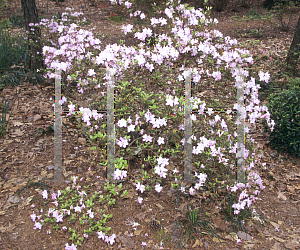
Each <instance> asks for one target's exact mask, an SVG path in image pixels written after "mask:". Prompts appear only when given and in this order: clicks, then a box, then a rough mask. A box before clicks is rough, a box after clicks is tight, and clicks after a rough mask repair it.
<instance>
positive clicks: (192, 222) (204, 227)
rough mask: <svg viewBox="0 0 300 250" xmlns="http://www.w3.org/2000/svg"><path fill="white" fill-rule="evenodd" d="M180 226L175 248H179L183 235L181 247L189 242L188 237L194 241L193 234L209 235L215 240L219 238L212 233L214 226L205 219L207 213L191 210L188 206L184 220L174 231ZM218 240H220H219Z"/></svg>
mask: <svg viewBox="0 0 300 250" xmlns="http://www.w3.org/2000/svg"><path fill="white" fill-rule="evenodd" d="M179 225H180V226H181V229H180V233H181V236H180V241H179V243H178V244H177V246H178V245H179V246H181V241H182V238H183V236H184V235H185V242H184V244H183V245H186V243H187V242H188V241H189V239H190V237H191V238H192V239H195V237H194V233H195V234H208V233H209V234H210V235H211V236H212V237H213V236H215V237H216V238H217V239H219V237H218V236H217V235H216V234H215V233H214V231H213V229H215V226H214V224H213V223H212V222H210V221H209V220H208V219H207V212H204V211H202V210H201V211H198V208H197V209H195V208H193V209H192V208H191V207H189V206H188V211H187V212H186V218H183V219H180V220H179V222H178V224H177V226H176V228H175V230H176V229H177V227H178V226H179ZM219 240H220V239H219Z"/></svg>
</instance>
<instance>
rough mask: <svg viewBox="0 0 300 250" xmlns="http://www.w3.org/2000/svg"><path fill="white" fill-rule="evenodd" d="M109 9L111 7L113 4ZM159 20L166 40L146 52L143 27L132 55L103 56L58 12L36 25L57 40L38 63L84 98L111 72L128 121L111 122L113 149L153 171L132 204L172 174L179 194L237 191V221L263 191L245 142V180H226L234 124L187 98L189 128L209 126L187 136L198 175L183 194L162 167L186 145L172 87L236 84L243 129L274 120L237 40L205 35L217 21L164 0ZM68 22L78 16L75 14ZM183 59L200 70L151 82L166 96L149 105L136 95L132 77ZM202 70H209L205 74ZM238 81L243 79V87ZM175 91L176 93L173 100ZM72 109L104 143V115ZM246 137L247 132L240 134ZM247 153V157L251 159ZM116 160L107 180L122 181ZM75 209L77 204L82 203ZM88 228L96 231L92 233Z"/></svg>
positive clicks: (117, 50)
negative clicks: (241, 93) (242, 102)
mask: <svg viewBox="0 0 300 250" xmlns="http://www.w3.org/2000/svg"><path fill="white" fill-rule="evenodd" d="M112 3H116V2H113V1H112ZM119 4H120V5H121V4H123V3H122V1H119ZM124 5H125V6H126V7H127V8H130V6H131V3H129V2H125V3H124ZM164 13H165V14H166V16H167V18H168V19H169V20H168V19H166V18H160V19H156V18H152V19H151V26H153V27H156V26H158V25H160V27H161V31H163V29H167V28H168V29H169V30H170V32H171V34H172V35H171V36H168V35H167V34H165V33H161V34H155V35H156V37H157V38H158V43H157V44H156V45H155V46H154V48H152V49H150V48H148V47H146V46H145V43H144V41H145V39H146V38H147V37H150V36H152V30H151V29H150V28H148V29H146V28H144V29H143V31H142V32H136V34H135V37H136V38H137V39H139V40H141V43H140V44H139V48H136V47H132V46H131V47H126V46H124V45H117V44H113V45H108V46H106V48H104V49H103V48H101V40H100V39H99V38H96V37H95V36H94V34H93V33H92V32H90V31H86V30H83V29H81V28H80V27H79V26H78V25H77V24H75V23H71V24H70V23H68V18H67V16H68V13H62V19H61V20H60V22H59V23H58V22H53V21H52V22H51V23H50V24H49V22H48V21H47V20H42V22H41V23H40V24H39V25H44V26H45V27H46V28H47V29H49V33H51V35H52V36H54V37H55V36H57V37H58V39H57V44H55V43H54V44H53V46H54V47H50V46H44V48H43V53H44V55H45V64H46V65H47V66H48V68H49V72H48V73H47V76H48V77H50V78H54V77H55V73H54V71H53V70H55V69H60V70H62V71H63V74H65V75H66V79H67V81H68V83H69V84H71V83H75V84H77V88H78V91H79V92H80V93H83V92H84V90H86V89H87V87H88V85H89V84H91V83H96V82H97V80H96V78H97V76H102V75H101V74H102V73H101V71H100V70H99V68H101V67H105V68H107V69H108V68H110V70H111V72H112V73H114V74H115V75H114V76H115V80H116V81H118V82H119V81H121V86H116V87H118V88H120V89H121V90H122V92H120V95H119V96H117V97H116V100H115V106H116V113H118V112H119V113H121V114H122V112H126V114H130V115H129V116H128V118H126V119H125V118H121V119H119V120H116V124H117V127H116V134H117V140H116V143H117V145H118V149H119V150H120V154H121V155H123V156H124V157H125V156H126V155H128V154H130V155H133V154H136V152H137V151H134V150H132V149H134V148H138V149H141V152H138V153H140V154H142V155H143V156H145V157H147V159H146V158H144V160H145V161H148V162H150V165H152V166H155V167H154V169H152V175H153V177H152V178H149V175H148V173H147V172H146V171H145V172H144V173H143V174H144V176H145V177H147V178H143V179H141V180H136V183H135V187H136V190H137V191H138V192H140V193H141V195H140V196H139V197H138V199H137V202H139V203H142V201H143V198H142V197H141V196H142V194H143V192H145V191H148V190H150V189H151V188H154V190H155V191H156V192H161V191H162V189H163V185H162V181H161V180H162V179H166V178H167V177H168V176H171V177H172V175H174V178H175V182H174V183H172V187H173V186H177V187H178V186H179V187H180V191H181V192H183V193H185V192H186V191H187V192H188V193H189V194H190V195H195V194H196V193H198V192H201V190H203V186H204V185H212V186H214V185H215V184H217V185H218V188H221V186H222V187H225V188H226V189H227V190H228V191H231V192H234V193H238V192H239V195H238V196H239V199H238V203H235V204H233V205H232V207H233V208H234V210H235V211H234V213H235V214H238V213H239V212H240V210H243V209H245V208H246V207H248V208H249V207H250V205H251V204H252V203H254V202H255V199H256V196H257V195H258V194H259V193H260V191H259V189H260V190H262V189H263V188H264V186H263V184H262V180H261V178H260V176H259V175H258V174H257V173H256V172H254V171H253V168H254V166H255V164H258V163H259V162H258V161H256V160H255V161H254V159H253V158H252V157H253V156H254V155H255V150H254V146H253V144H251V143H249V142H247V143H248V144H247V145H246V149H245V156H244V158H245V162H246V164H245V165H246V166H245V167H246V174H247V179H246V181H245V183H235V181H234V180H233V178H232V177H233V174H234V169H233V166H234V165H233V164H229V163H230V161H232V159H234V157H232V156H233V155H235V154H236V151H237V148H238V145H237V143H236V142H234V140H235V139H234V137H237V133H236V132H235V131H234V127H235V126H236V125H237V123H234V122H233V121H230V119H228V118H226V116H224V117H221V116H220V115H218V114H217V115H213V114H214V112H213V109H212V108H210V107H209V105H210V104H209V103H206V102H205V101H202V100H200V99H199V98H192V100H191V102H192V107H193V108H196V109H198V114H197V115H198V116H199V119H197V116H196V115H195V114H193V115H192V116H191V118H192V121H193V122H194V125H197V126H201V124H202V125H203V122H204V123H206V120H207V118H208V117H207V115H208V116H209V117H212V119H211V120H210V121H209V125H210V128H211V130H210V131H205V132H204V131H196V130H195V131H196V132H195V133H194V134H193V135H192V136H191V141H196V143H197V146H193V151H192V153H193V154H194V158H195V165H196V166H197V171H195V172H194V173H195V179H196V180H197V181H196V183H194V184H192V185H191V186H190V187H189V190H185V187H181V186H180V181H179V180H180V179H181V178H182V176H180V175H177V174H178V170H177V169H175V170H173V173H170V172H169V170H168V168H167V166H168V165H169V157H170V156H171V155H172V156H175V155H179V154H180V152H182V151H183V148H182V147H183V146H184V143H185V140H184V139H182V140H181V139H180V138H182V137H183V133H184V122H183V115H184V105H185V101H184V97H183V96H182V95H180V90H179V88H178V86H177V85H178V84H177V83H180V82H182V81H183V80H184V79H185V78H186V77H188V75H187V72H186V71H184V69H186V68H188V69H189V70H190V73H191V76H192V80H193V82H194V83H195V84H197V83H199V82H200V80H201V79H204V78H205V77H206V78H208V79H209V80H210V82H212V83H213V82H215V83H216V84H217V83H218V82H219V81H220V80H221V79H222V78H224V79H227V80H231V81H233V82H235V90H236V89H237V88H240V87H241V86H242V85H243V84H244V85H245V98H246V107H245V111H246V112H244V113H243V116H244V118H245V119H246V118H248V119H249V120H250V123H255V121H256V119H258V118H261V119H266V120H267V124H268V126H269V127H271V125H272V126H273V125H274V121H272V122H271V121H270V114H269V112H268V109H267V107H265V106H262V107H261V106H259V105H258V104H259V103H260V102H259V100H258V93H257V92H258V86H257V85H256V84H255V78H253V77H250V76H249V72H248V71H247V69H245V68H246V67H247V65H248V64H249V63H250V64H253V59H252V57H251V55H250V53H249V51H247V50H245V49H241V48H238V46H237V41H236V40H234V39H230V37H225V38H224V37H223V34H222V33H221V32H219V31H217V30H213V31H208V30H206V28H205V27H206V26H208V25H213V23H217V20H216V19H215V20H212V19H207V18H206V15H207V13H208V12H205V11H203V10H201V9H199V10H195V9H194V8H187V5H182V4H180V1H178V2H174V3H173V1H172V0H171V1H170V2H169V3H167V7H166V9H165V10H164ZM72 15H79V14H78V13H77V14H76V13H74V14H72ZM137 15H140V18H141V19H143V18H144V17H145V15H144V14H143V13H141V12H140V11H137V12H135V13H134V16H137ZM132 16H133V15H132V14H131V17H132ZM195 25H196V26H200V27H202V30H203V31H202V32H194V31H193V29H192V28H190V27H189V26H191V27H192V26H195ZM163 26H165V27H163ZM132 28H133V26H132V25H127V26H124V27H123V31H124V33H125V34H127V33H129V32H133V31H134V30H132ZM157 30H158V29H157ZM172 44H174V46H172ZM180 54H181V55H180ZM184 54H189V55H191V56H192V57H196V58H197V64H198V65H199V67H194V68H192V67H190V68H189V65H187V64H185V65H182V67H181V69H180V70H181V71H184V72H183V73H180V74H179V75H178V77H177V79H172V78H169V79H168V80H167V81H160V82H157V83H156V84H157V87H161V88H162V89H165V90H166V93H168V92H169V93H168V94H165V93H163V94H157V95H156V97H157V98H155V99H151V94H149V93H147V92H148V91H147V89H146V90H145V91H143V90H142V89H143V88H142V87H143V86H144V85H143V83H142V81H141V78H138V77H142V78H144V79H147V76H149V78H150V77H153V74H152V73H153V72H152V71H153V70H154V69H155V71H156V74H157V75H159V74H161V73H160V72H158V70H157V69H158V68H160V67H161V68H163V67H171V66H173V65H174V64H173V62H175V61H178V60H179V59H180V58H181V57H180V56H182V55H184ZM205 65H209V66H211V67H207V68H206V67H205ZM143 67H144V69H143ZM212 67H213V68H212ZM138 72H139V73H138ZM188 74H189V73H188ZM132 76H137V77H135V78H134V79H130V77H131V78H133V77H132ZM242 76H244V77H245V80H244V79H243V78H242ZM259 77H260V81H266V82H268V79H269V74H268V73H264V72H259ZM158 78H159V77H158ZM103 79H104V80H108V79H109V77H108V75H106V76H103ZM176 84H177V85H176ZM106 86H107V82H103V83H102V84H101V83H100V84H99V85H98V87H99V90H100V91H101V90H103V92H102V93H105V88H106ZM129 86H132V88H133V89H134V90H135V92H134V94H136V95H137V97H136V98H137V100H141V101H140V103H139V105H140V106H141V107H142V108H143V109H142V110H140V111H139V112H138V113H137V110H136V109H135V108H134V105H136V104H135V102H134V101H133V100H132V99H130V98H129V97H128V99H127V105H125V102H126V101H125V99H126V98H125V99H124V96H126V91H130V92H131V91H132V90H130V89H129ZM232 91H234V90H232ZM176 92H177V94H179V95H178V97H177V96H176ZM171 93H172V94H171ZM233 93H234V92H233ZM131 94H132V97H133V96H134V94H133V93H132V92H131ZM102 95H103V100H104V103H105V98H106V97H105V96H104V94H102ZM127 96H128V95H127ZM233 96H234V95H233ZM158 97H159V98H158ZM65 101H66V98H63V99H62V104H63V102H65ZM128 104H129V105H128ZM68 107H69V111H70V113H69V115H72V114H78V112H75V105H74V104H72V103H70V104H69V105H68ZM136 107H137V106H136ZM233 108H234V109H236V110H240V111H242V107H239V106H238V104H235V105H234V106H233ZM206 109H207V110H208V111H207V112H205V110H206ZM79 110H80V112H79V113H81V114H82V116H81V119H82V121H83V122H84V123H86V125H85V128H86V129H87V131H88V130H89V132H90V133H94V135H91V139H96V138H98V137H99V138H100V137H101V138H102V139H103V140H104V141H105V137H103V135H104V134H105V126H101V124H102V125H103V123H105V119H104V116H103V115H101V114H98V113H97V110H92V111H91V110H89V109H88V108H83V107H81V108H80V109H79ZM230 113H232V110H230V109H229V110H227V111H226V114H227V115H229V114H230ZM122 116H124V114H123V115H122ZM201 116H203V117H205V119H203V118H202V119H201V118H200V117H201ZM229 125H231V126H229ZM196 128H197V127H196ZM271 129H273V128H271ZM245 133H246V134H247V133H248V129H247V128H246V129H245ZM247 138H248V136H247ZM249 141H250V142H253V143H254V141H253V140H252V141H251V140H250V139H249ZM168 143H169V144H168ZM170 145H172V147H171V146H170ZM130 147H131V148H130ZM251 147H252V148H251ZM149 150H151V151H152V152H154V153H153V154H154V156H153V154H152V155H151V154H149V153H147V152H145V151H149ZM138 151H140V150H138ZM251 151H252V154H250V152H251ZM156 152H158V153H156ZM230 154H231V157H230ZM228 155H229V156H228ZM117 160H118V162H119V163H120V162H121V163H120V164H119V166H118V167H117V169H116V171H115V172H114V179H116V180H121V179H124V178H126V170H125V169H126V168H125V167H124V165H126V164H127V162H126V161H123V160H121V161H120V159H117ZM217 161H218V162H217ZM217 174H219V175H220V176H221V178H215V179H213V178H212V175H217ZM147 179H148V180H149V179H151V180H152V181H150V180H149V182H150V184H151V185H152V184H154V182H155V186H154V185H152V186H151V187H150V185H147V184H148V182H146V180H147ZM218 179H219V180H218ZM220 179H221V180H220ZM213 181H215V183H213ZM123 194H124V193H123ZM81 202H83V201H82V200H81ZM69 205H70V204H68V206H69ZM77 206H79V205H77ZM81 206H83V205H81ZM72 208H74V206H73V207H72ZM64 209H69V208H64ZM70 209H71V208H70ZM77 209H78V208H77ZM61 213H63V212H61ZM90 213H91V211H90V212H89V214H90ZM57 226H58V224H57ZM58 227H59V226H58ZM94 229H95V230H97V228H94ZM69 230H72V229H69ZM74 237H75V236H74ZM73 240H74V238H73ZM112 241H113V240H112ZM68 247H69V246H68Z"/></svg>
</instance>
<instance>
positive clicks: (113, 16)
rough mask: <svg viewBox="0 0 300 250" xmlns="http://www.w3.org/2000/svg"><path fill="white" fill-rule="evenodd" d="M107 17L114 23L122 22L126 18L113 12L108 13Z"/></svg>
mask: <svg viewBox="0 0 300 250" xmlns="http://www.w3.org/2000/svg"><path fill="white" fill-rule="evenodd" d="M109 19H110V20H111V21H113V22H116V23H122V22H124V21H125V20H126V19H125V18H124V17H122V16H119V15H116V14H115V13H112V14H110V17H109Z"/></svg>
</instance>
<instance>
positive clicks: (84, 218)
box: [26, 176, 125, 249]
mask: <svg viewBox="0 0 300 250" xmlns="http://www.w3.org/2000/svg"><path fill="white" fill-rule="evenodd" d="M77 179H78V177H75V176H72V177H71V182H72V188H70V187H67V188H66V189H65V191H60V190H58V192H57V193H52V194H51V198H52V202H50V200H48V192H47V190H44V191H43V192H42V193H41V195H42V196H43V198H44V199H45V202H43V201H40V202H39V205H40V206H43V207H44V209H41V210H40V212H41V213H43V212H44V211H45V212H46V213H44V214H42V215H41V216H37V215H36V214H35V212H34V211H33V214H32V215H31V216H30V217H31V219H32V221H33V222H34V223H35V228H39V229H41V228H42V226H43V225H45V224H48V223H53V224H54V226H53V227H52V229H54V230H55V231H58V230H62V231H69V232H70V235H71V237H70V238H69V240H70V241H72V242H73V243H72V246H73V247H74V243H76V245H79V246H81V245H82V243H83V242H86V241H87V238H88V237H89V236H90V235H91V234H92V233H94V232H97V234H98V238H102V239H103V240H105V241H106V242H110V244H113V242H114V239H115V237H116V235H115V234H112V235H111V236H110V237H108V236H107V234H108V232H109V231H110V229H111V228H110V227H108V228H106V227H105V224H106V222H107V220H109V219H110V218H112V216H113V215H112V214H106V213H105V210H104V209H99V208H100V207H103V205H104V204H105V203H107V205H108V206H113V205H114V204H115V198H114V196H116V195H118V194H119V193H118V192H117V191H119V190H121V189H122V184H120V185H118V186H115V184H110V183H109V182H107V183H106V184H105V187H104V189H105V190H106V191H107V193H108V194H104V193H103V194H101V195H99V193H98V192H97V191H95V193H94V194H90V193H89V186H84V187H83V188H82V187H81V186H80V185H79V184H77V183H76V181H77ZM82 179H83V178H82ZM82 179H80V181H82ZM32 186H43V185H42V184H41V183H31V182H30V179H29V183H28V184H27V185H26V187H27V188H29V187H32ZM80 189H82V191H80ZM100 193H102V191H101V192H100ZM124 193H125V192H123V194H122V195H123V196H124ZM122 195H121V196H122ZM88 197H90V198H88ZM36 200H39V199H36ZM53 200H54V201H53ZM96 203H99V204H101V205H97V204H96ZM51 204H52V207H50V208H49V206H51ZM96 205H97V207H98V209H96V210H93V208H94V207H95V206H96ZM32 207H35V206H34V205H32ZM73 211H74V212H73ZM79 223H80V224H81V225H79ZM72 227H74V228H76V230H75V229H72ZM78 230H81V231H80V232H77V231H78ZM52 232H53V230H51V228H50V229H49V230H48V231H47V233H48V234H50V233H52ZM67 247H70V246H69V244H68V243H67V244H66V249H68V248H67Z"/></svg>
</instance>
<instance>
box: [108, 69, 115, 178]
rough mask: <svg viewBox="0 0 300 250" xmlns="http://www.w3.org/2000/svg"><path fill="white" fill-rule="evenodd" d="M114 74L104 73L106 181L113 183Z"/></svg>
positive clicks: (110, 70)
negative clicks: (105, 98) (105, 81)
mask: <svg viewBox="0 0 300 250" xmlns="http://www.w3.org/2000/svg"><path fill="white" fill-rule="evenodd" d="M114 73H115V69H108V70H107V71H106V77H107V80H108V82H107V180H108V181H109V182H111V181H113V178H112V174H113V172H114V166H115V123H114Z"/></svg>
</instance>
